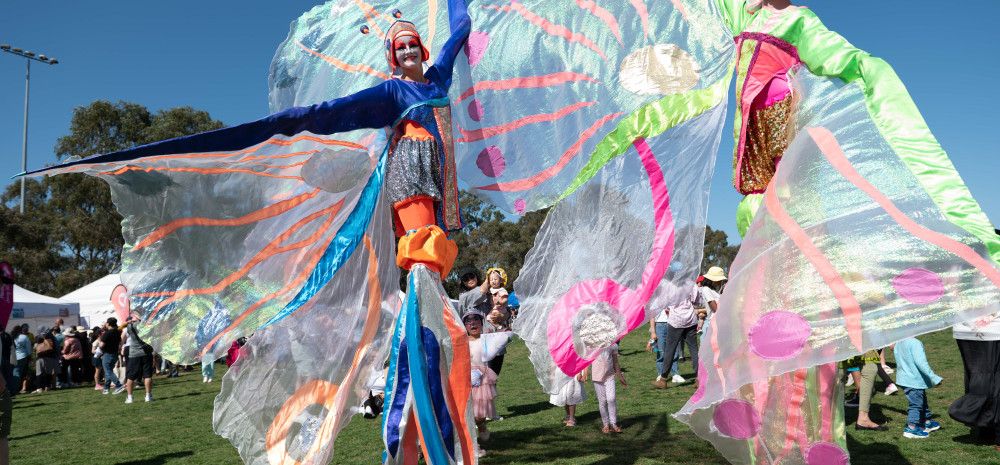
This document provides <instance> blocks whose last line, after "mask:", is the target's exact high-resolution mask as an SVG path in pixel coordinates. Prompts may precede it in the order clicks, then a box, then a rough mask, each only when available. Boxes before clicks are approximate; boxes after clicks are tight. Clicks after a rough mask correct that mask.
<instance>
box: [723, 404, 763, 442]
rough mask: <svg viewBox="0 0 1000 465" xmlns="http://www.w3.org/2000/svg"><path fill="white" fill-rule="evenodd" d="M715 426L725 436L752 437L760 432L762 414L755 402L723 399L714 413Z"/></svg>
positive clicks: (734, 437)
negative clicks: (755, 407)
mask: <svg viewBox="0 0 1000 465" xmlns="http://www.w3.org/2000/svg"><path fill="white" fill-rule="evenodd" d="M712 422H713V423H715V428H716V429H717V430H719V433H721V434H722V435H723V436H727V437H730V438H733V439H750V438H752V437H754V436H756V435H757V433H759V432H760V427H761V420H760V414H758V413H757V410H756V409H754V406H753V404H751V403H750V402H747V401H745V400H739V399H728V400H724V401H722V402H721V403H720V404H719V406H718V407H716V408H715V412H714V413H713V414H712Z"/></svg>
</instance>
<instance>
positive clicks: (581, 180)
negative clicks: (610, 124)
mask: <svg viewBox="0 0 1000 465" xmlns="http://www.w3.org/2000/svg"><path fill="white" fill-rule="evenodd" d="M728 87H729V77H728V75H727V77H725V78H723V79H721V80H719V81H718V82H716V83H715V84H712V85H711V86H709V87H706V88H704V89H696V90H692V91H688V92H684V93H682V94H670V95H667V96H665V97H663V98H661V99H660V100H657V101H655V102H653V103H650V104H648V105H645V106H643V107H642V108H640V109H638V110H636V111H635V112H633V113H632V114H631V115H629V117H627V118H625V119H623V120H622V121H621V122H620V123H618V126H617V127H616V128H615V129H614V131H611V132H610V133H608V135H606V136H604V138H603V139H601V142H600V143H598V144H597V146H596V147H594V151H593V152H592V153H591V155H590V159H589V160H588V161H587V164H586V165H584V167H583V169H582V170H580V173H579V174H577V175H576V178H574V179H573V182H571V183H570V184H569V187H567V188H566V190H565V191H564V192H563V193H562V195H560V196H559V200H562V199H564V198H566V197H568V196H569V195H571V194H572V193H573V192H576V190H577V189H579V188H580V186H583V185H584V184H585V183H586V182H587V181H589V180H590V179H591V178H593V177H594V176H595V175H596V174H597V173H598V172H599V171H600V170H601V168H602V167H604V165H606V164H607V163H608V162H609V161H611V160H613V159H614V158H615V157H618V156H620V155H621V154H623V153H625V151H627V150H628V149H629V147H631V146H632V142H633V141H634V140H636V139H637V138H639V137H645V138H649V137H653V136H656V135H659V134H662V133H664V132H666V131H667V130H669V129H670V128H673V127H675V126H677V125H679V124H681V123H683V122H685V121H688V120H690V119H692V118H695V117H697V116H698V115H700V114H702V113H704V112H706V111H708V110H709V109H711V108H713V107H715V106H716V105H718V104H720V103H722V102H723V99H725V98H726V90H727V89H728Z"/></svg>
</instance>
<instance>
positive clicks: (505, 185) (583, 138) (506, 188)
mask: <svg viewBox="0 0 1000 465" xmlns="http://www.w3.org/2000/svg"><path fill="white" fill-rule="evenodd" d="M621 115H622V114H621V113H612V114H610V115H606V116H605V117H603V118H601V119H599V120H597V121H595V122H594V124H593V125H591V126H590V127H589V128H587V129H586V130H585V131H583V133H582V134H580V138H579V139H577V141H576V142H574V143H573V145H571V146H570V147H569V148H568V149H566V151H565V152H563V154H562V156H561V157H559V160H558V161H557V162H556V163H555V164H554V165H552V166H550V167H548V168H545V169H544V170H542V171H541V172H539V173H538V174H536V175H534V176H531V177H529V178H524V179H518V180H515V181H507V182H500V183H496V184H490V185H486V186H480V187H477V188H476V189H479V190H484V191H501V192H521V191H526V190H528V189H531V188H533V187H535V186H537V185H539V184H541V183H543V182H545V181H547V180H549V179H551V178H552V177H553V176H555V175H557V174H559V172H560V171H562V169H563V168H565V167H566V165H568V164H569V162H570V161H571V160H573V159H574V158H576V156H577V155H579V154H580V149H581V148H582V147H583V144H584V143H585V142H587V140H588V139H590V138H591V137H592V136H593V135H594V134H595V133H596V132H597V130H598V129H600V128H601V126H604V124H605V123H607V122H608V121H611V120H613V119H615V118H617V117H619V116H621Z"/></svg>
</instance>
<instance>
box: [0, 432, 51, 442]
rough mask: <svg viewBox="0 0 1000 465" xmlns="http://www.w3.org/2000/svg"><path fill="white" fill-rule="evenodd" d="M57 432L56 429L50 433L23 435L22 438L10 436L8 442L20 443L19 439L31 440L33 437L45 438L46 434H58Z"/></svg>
mask: <svg viewBox="0 0 1000 465" xmlns="http://www.w3.org/2000/svg"><path fill="white" fill-rule="evenodd" d="M58 432H59V430H57V429H54V430H52V431H41V432H38V433H32V434H25V435H24V436H16V437H15V436H11V438H10V440H11V441H20V440H21V439H28V438H33V437H35V436H45V435H46V434H52V433H58Z"/></svg>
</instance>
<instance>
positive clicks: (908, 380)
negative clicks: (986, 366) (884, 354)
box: [893, 337, 941, 439]
mask: <svg viewBox="0 0 1000 465" xmlns="http://www.w3.org/2000/svg"><path fill="white" fill-rule="evenodd" d="M893 353H895V354H896V384H897V385H899V386H900V387H902V388H903V394H905V395H906V400H908V401H909V403H910V406H909V408H908V409H907V411H906V427H905V428H904V429H903V437H904V438H911V439H923V438H926V437H927V436H929V433H930V432H932V431H936V430H938V429H941V424H940V423H938V422H936V421H934V420H931V419H930V416H931V409H930V407H928V406H927V392H926V390H927V389H928V388H931V387H933V386H937V385H938V384H940V383H941V377H940V376H938V375H936V374H935V373H934V370H932V369H931V366H930V364H929V363H928V362H927V354H925V353H924V345H923V343H921V342H920V341H918V340H917V339H915V338H912V337H911V338H907V339H903V340H902V341H899V342H897V343H896V346H895V347H894V348H893Z"/></svg>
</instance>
